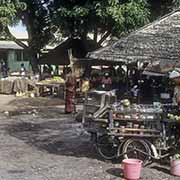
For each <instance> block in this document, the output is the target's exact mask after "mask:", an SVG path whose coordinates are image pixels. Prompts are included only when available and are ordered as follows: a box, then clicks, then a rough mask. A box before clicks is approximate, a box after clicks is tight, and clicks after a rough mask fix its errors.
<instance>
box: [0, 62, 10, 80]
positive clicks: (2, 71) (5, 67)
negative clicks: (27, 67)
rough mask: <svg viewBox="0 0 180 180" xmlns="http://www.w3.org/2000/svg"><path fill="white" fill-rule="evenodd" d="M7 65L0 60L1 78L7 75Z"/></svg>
mask: <svg viewBox="0 0 180 180" xmlns="http://www.w3.org/2000/svg"><path fill="white" fill-rule="evenodd" d="M8 70H9V69H8V67H7V65H6V63H5V62H4V61H1V74H2V77H3V78H6V77H8Z"/></svg>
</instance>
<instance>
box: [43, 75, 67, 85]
mask: <svg viewBox="0 0 180 180" xmlns="http://www.w3.org/2000/svg"><path fill="white" fill-rule="evenodd" d="M40 83H43V84H51V83H65V80H64V79H63V78H61V77H59V76H54V77H53V78H48V79H45V80H42V81H40Z"/></svg>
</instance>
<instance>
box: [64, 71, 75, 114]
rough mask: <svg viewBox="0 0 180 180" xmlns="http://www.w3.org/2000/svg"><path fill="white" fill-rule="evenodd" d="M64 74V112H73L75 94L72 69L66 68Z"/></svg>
mask: <svg viewBox="0 0 180 180" xmlns="http://www.w3.org/2000/svg"><path fill="white" fill-rule="evenodd" d="M67 73H68V74H67V75H66V83H65V85H66V99H65V113H66V114H69V113H73V112H75V95H76V78H75V76H73V74H72V70H71V69H68V72H67Z"/></svg>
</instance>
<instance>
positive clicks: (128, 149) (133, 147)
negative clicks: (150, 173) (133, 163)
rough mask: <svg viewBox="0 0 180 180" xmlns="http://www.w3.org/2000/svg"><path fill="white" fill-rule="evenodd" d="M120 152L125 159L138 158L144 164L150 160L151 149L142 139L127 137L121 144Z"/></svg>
mask: <svg viewBox="0 0 180 180" xmlns="http://www.w3.org/2000/svg"><path fill="white" fill-rule="evenodd" d="M122 153H123V154H124V158H125V159H130V158H133V159H134V158H135V159H140V160H142V161H143V164H144V165H145V164H146V163H148V161H149V160H150V156H149V155H151V150H150V148H149V146H148V144H147V143H146V142H145V141H144V140H141V139H128V140H127V141H126V142H125V143H124V145H123V148H122Z"/></svg>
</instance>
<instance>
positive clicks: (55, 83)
mask: <svg viewBox="0 0 180 180" xmlns="http://www.w3.org/2000/svg"><path fill="white" fill-rule="evenodd" d="M36 88H37V96H46V95H47V94H50V95H56V96H57V97H62V98H64V88H65V81H64V79H62V78H61V77H58V76H55V77H53V78H48V79H45V80H42V81H39V82H37V83H36Z"/></svg>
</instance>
